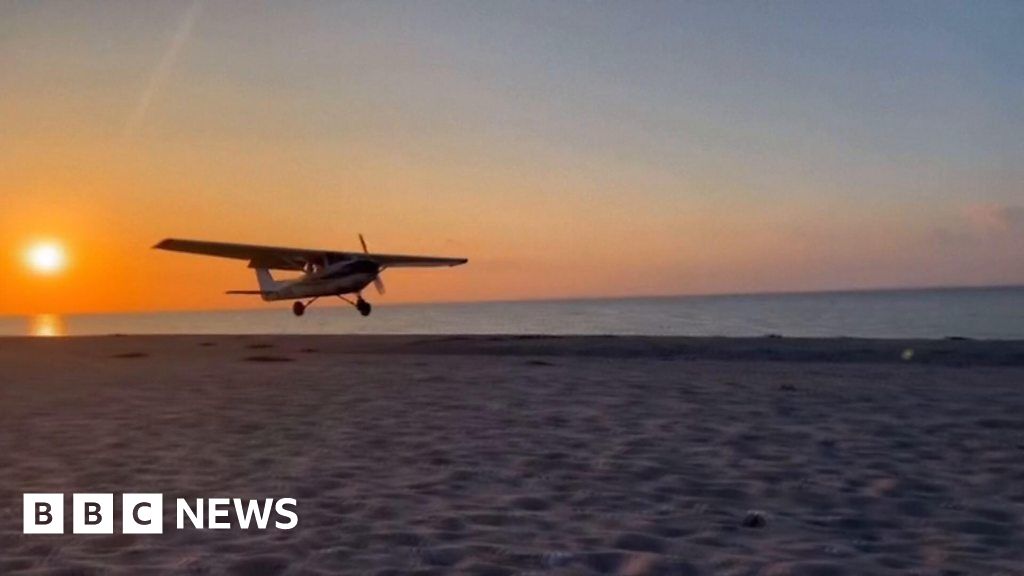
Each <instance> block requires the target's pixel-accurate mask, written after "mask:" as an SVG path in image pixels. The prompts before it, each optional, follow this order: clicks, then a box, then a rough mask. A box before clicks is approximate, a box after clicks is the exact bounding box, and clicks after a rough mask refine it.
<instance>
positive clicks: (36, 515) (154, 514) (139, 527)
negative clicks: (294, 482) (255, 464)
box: [22, 493, 299, 534]
mask: <svg viewBox="0 0 1024 576" xmlns="http://www.w3.org/2000/svg"><path fill="white" fill-rule="evenodd" d="M297 508H298V503H297V502H296V500H295V499H294V498H280V499H278V500H274V499H273V498H264V499H262V500H243V499H241V498H205V499H204V498H196V499H195V500H194V501H189V500H188V499H186V498H178V499H177V500H176V501H175V516H176V518H175V519H176V524H175V525H176V526H177V529H178V530H184V529H185V528H186V527H191V528H198V529H212V530H226V529H229V528H232V527H234V526H238V527H239V528H242V529H244V530H248V529H250V528H255V529H259V530H266V529H267V528H270V527H273V528H276V529H278V530H291V529H292V528H295V527H296V526H297V525H298V523H299V515H298V512H297ZM114 515H115V511H114V495H113V494H72V497H71V530H72V532H73V533H75V534H113V533H114ZM163 520H164V495H163V494H155V493H147V494H122V495H121V533H123V534H163V531H164V522H163ZM232 520H234V522H232ZM271 520H273V522H271ZM22 532H23V533H24V534H63V533H64V494H61V493H45V494H44V493H29V494H24V502H23V509H22Z"/></svg>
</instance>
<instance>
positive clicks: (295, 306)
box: [292, 296, 319, 316]
mask: <svg viewBox="0 0 1024 576" xmlns="http://www.w3.org/2000/svg"><path fill="white" fill-rule="evenodd" d="M317 298H319V296H317ZM317 298H313V299H312V300H310V301H309V302H306V303H305V304H303V303H302V302H300V301H298V300H296V301H295V302H293V303H292V314H295V315H296V316H302V315H303V314H305V313H306V308H309V307H310V306H312V305H313V302H316V300H317Z"/></svg>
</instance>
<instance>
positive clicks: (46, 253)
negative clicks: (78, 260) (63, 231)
mask: <svg viewBox="0 0 1024 576" xmlns="http://www.w3.org/2000/svg"><path fill="white" fill-rule="evenodd" d="M25 261H26V263H27V264H28V266H29V268H31V269H32V271H33V272H36V273H38V274H56V273H57V272H60V271H61V270H63V269H64V265H65V263H66V262H67V258H66V256H65V254H64V247H63V246H61V245H60V244H58V243H56V242H40V243H38V244H34V245H33V246H32V247H31V248H29V249H28V252H26V253H25Z"/></svg>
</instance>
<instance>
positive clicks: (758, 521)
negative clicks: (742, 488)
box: [743, 510, 768, 528]
mask: <svg viewBox="0 0 1024 576" xmlns="http://www.w3.org/2000/svg"><path fill="white" fill-rule="evenodd" d="M766 524H768V521H767V520H766V519H765V517H764V513H762V512H758V511H757V510H748V511H747V514H746V516H744V517H743V527H744V528H764V527H765V525H766Z"/></svg>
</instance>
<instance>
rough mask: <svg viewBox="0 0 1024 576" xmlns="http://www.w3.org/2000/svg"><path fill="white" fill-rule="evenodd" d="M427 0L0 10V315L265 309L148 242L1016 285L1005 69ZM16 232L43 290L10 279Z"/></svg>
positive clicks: (765, 285) (513, 267)
mask: <svg viewBox="0 0 1024 576" xmlns="http://www.w3.org/2000/svg"><path fill="white" fill-rule="evenodd" d="M442 6H443V5H442ZM583 6H591V5H590V4H585V5H583ZM424 9H425V8H422V7H413V6H411V5H406V6H405V8H400V7H399V6H396V5H388V6H387V7H383V6H381V5H373V4H368V5H353V6H345V7H341V6H332V5H321V6H307V7H306V8H305V10H306V11H305V12H304V11H302V10H299V11H288V12H285V11H283V10H282V9H280V8H278V7H275V6H273V5H271V6H262V7H260V8H259V9H255V10H253V9H249V8H248V6H247V5H246V4H233V3H230V2H226V3H213V4H205V3H201V2H196V3H193V4H191V5H186V4H182V3H178V2H169V3H157V4H152V5H150V6H147V7H145V8H144V7H142V6H133V5H132V4H124V5H110V4H99V5H95V6H90V5H73V6H68V5H63V4H62V5H50V4H45V3H24V4H16V5H10V4H8V5H4V6H3V7H2V8H0V22H2V24H0V26H2V27H3V29H2V30H0V79H2V83H3V90H2V92H3V94H2V95H0V126H3V130H2V131H0V264H2V266H3V268H2V269H3V270H4V278H3V279H2V280H0V314H24V313H38V312H60V313H66V312H92V311H117V310H166V309H205V308H225V307H249V306H257V305H259V303H258V302H256V301H254V300H252V299H249V298H245V297H237V296H236V297H231V296H226V295H224V294H223V291H224V290H227V289H251V288H252V287H253V285H254V281H253V278H252V277H251V271H249V270H248V269H246V268H245V266H244V264H243V263H240V262H236V261H230V260H220V259H209V258H202V257H198V256H189V255H183V254H172V253H164V252H156V251H153V250H150V249H149V247H150V246H151V245H153V244H154V243H156V242H157V241H159V240H160V239H162V238H164V237H168V236H175V237H185V238H198V239H210V240H221V241H231V242H250V243H265V244H273V245H285V246H296V247H312V248H324V249H356V248H357V247H358V240H357V236H356V235H357V233H359V232H362V233H364V234H365V235H366V237H367V240H368V242H369V244H370V248H371V249H372V250H375V251H380V252H398V253H421V254H430V255H442V256H449V255H450V256H464V257H468V258H470V263H469V265H468V266H463V267H460V268H455V269H440V270H412V271H400V270H392V271H389V272H388V273H387V274H386V275H385V276H386V280H387V284H388V294H387V296H386V297H383V298H381V297H376V299H377V300H378V301H383V302H406V301H441V300H480V299H517V298H544V297H571V296H617V295H644V294H683V293H708V292H750V291H776V290H814V289H835V288H858V287H877V286H915V285H969V284H993V283H1020V282H1024V264H1022V262H1024V209H1022V208H1021V203H1020V199H1019V192H1020V186H1019V182H1020V181H1022V179H1021V176H1022V173H1021V168H1020V166H1024V161H1021V160H1024V159H1022V157H1021V156H1022V154H1021V153H1022V151H1024V148H1022V146H1021V144H1020V142H1019V138H1017V137H1018V136H1019V133H1020V131H1019V128H1020V127H1021V115H1020V109H1019V107H1013V106H1010V105H1009V104H1008V102H1009V100H1007V99H1006V98H1004V94H1019V92H1015V91H1014V90H1016V87H1018V86H1019V82H1018V80H1019V78H1017V77H1014V76H1003V77H994V78H989V77H988V76H987V75H997V74H998V73H999V71H1000V70H1001V68H1000V66H1001V62H998V61H990V60H988V59H987V55H986V54H983V53H979V55H978V56H977V58H979V59H981V61H956V62H952V63H950V62H949V61H948V60H943V62H944V65H943V66H942V67H941V69H940V67H937V66H933V65H932V64H931V63H930V61H918V60H917V58H918V56H917V54H918V52H917V48H919V47H920V46H919V44H920V45H924V46H929V47H932V48H934V49H935V50H938V51H939V52H940V53H941V52H942V50H946V49H948V50H949V51H951V52H957V46H956V45H955V44H952V45H949V46H945V45H943V44H942V42H950V40H949V39H947V38H933V37H930V36H928V34H931V33H933V32H927V31H926V32H919V33H920V34H921V36H920V38H918V39H916V40H915V39H914V38H909V39H908V38H904V39H903V40H901V41H904V42H906V43H907V46H906V50H905V53H903V52H900V51H899V50H896V52H895V53H889V54H887V55H885V58H883V57H882V55H881V54H879V55H875V54H874V53H871V52H870V51H869V50H868V49H867V48H865V49H864V50H865V51H864V52H863V53H854V54H850V53H841V52H830V51H829V50H831V48H827V47H828V46H831V43H830V42H826V41H825V40H826V39H828V38H831V37H833V36H834V35H836V34H840V35H841V34H844V33H851V34H853V33H854V32H855V31H848V30H846V29H845V28H843V27H844V26H847V25H848V24H846V23H845V22H847V21H848V20H849V18H847V20H842V21H840V20H836V21H834V22H833V21H831V20H829V19H828V18H824V17H820V15H806V14H777V15H773V16H772V17H771V18H769V19H768V20H766V21H762V22H761V23H760V24H759V25H758V26H757V27H755V28H753V30H757V31H759V32H758V33H756V34H753V35H751V34H747V33H742V32H743V31H742V30H734V29H733V28H732V26H740V27H741V28H742V26H743V23H739V24H736V23H735V22H732V21H730V20H729V19H728V15H726V14H717V13H715V10H713V9H712V10H702V11H700V12H701V13H700V14H677V13H675V12H674V11H675V10H678V9H679V7H675V8H672V11H673V13H669V14H664V15H661V17H655V15H653V14H652V15H651V17H650V18H649V19H643V20H640V21H636V18H637V15H636V14H634V13H628V12H626V13H616V10H617V9H615V8H614V7H597V8H595V10H594V12H593V13H583V14H582V15H579V14H561V13H560V12H558V11H555V13H554V14H552V13H550V12H549V11H543V10H541V11H537V10H534V9H532V8H528V7H520V8H513V7H511V6H507V7H503V8H497V7H495V8H494V9H493V10H494V11H496V12H504V11H506V10H508V11H510V12H511V14H479V15H472V14H471V15H465V14H462V13H461V12H459V13H458V15H453V14H446V13H445V12H447V11H446V10H444V9H440V10H437V13H433V12H429V11H428V13H422V14H421V13H418V11H419V10H424ZM653 11H654V10H653V7H652V12H653ZM407 12H408V13H407ZM939 16H942V15H941V14H940V15H939ZM939 16H937V17H939ZM947 16H948V17H949V18H950V19H951V21H957V22H959V20H957V19H956V15H955V14H951V15H947ZM673 18H676V19H678V20H673ZM772 18H775V19H774V20H773V19H772ZM822 18H824V19H822ZM807 19H810V20H811V21H810V22H806V20H807ZM672 22H676V24H678V25H669V24H671V23H672ZM411 23H416V25H415V26H414V25H412V24H411ZM865 25H866V24H865ZM751 26H753V23H751ZM765 26H767V29H766V28H765ZM808 27H809V28H808ZM704 29H708V30H711V31H714V30H719V31H720V32H721V34H711V33H710V32H709V33H708V34H710V38H709V37H704V34H705V32H703V30H704ZM889 29H890V27H887V26H881V25H880V26H879V28H878V30H875V31H873V32H872V33H874V34H877V35H880V37H881V36H882V35H884V34H886V33H887V32H886V31H887V30H889ZM808 30H809V31H808ZM929 30H930V29H929ZM761 31H763V33H762V32H761ZM989 32H992V34H994V35H996V36H998V35H997V34H995V32H993V31H989ZM915 33H917V32H915ZM1007 33H1008V34H1009V33H1010V32H1009V31H1008V32H1007ZM733 34H734V35H733ZM1007 37H1009V36H1007ZM708 42H711V44H710V45H709V44H708ZM716 43H718V44H716ZM819 43H820V44H821V45H820V46H819V45H818V44H819ZM936 45H937V46H939V47H938V48H935V46H936ZM765 46H769V47H772V48H773V50H762V48H764V47H765ZM814 48H819V49H820V50H819V51H818V52H817V54H818V56H817V59H808V57H807V56H806V54H807V53H813V52H814V50H813V49H814ZM958 53H959V52H958ZM876 57H877V60H875V58H876ZM639 63H643V65H642V66H639V65H638V64H639ZM869 64H870V65H869ZM979 70H980V72H979ZM908 71H913V72H914V74H913V75H910V76H907V78H908V79H907V80H906V82H907V83H908V84H907V85H906V86H902V87H900V88H899V89H895V88H893V87H892V85H890V84H888V82H889V79H891V77H893V76H894V75H895V76H899V75H900V74H907V73H908ZM958 74H959V75H963V78H961V80H964V81H959V80H957V79H956V78H957V75H958ZM950 75H952V76H953V77H954V81H953V84H952V86H945V85H943V84H942V83H943V82H947V81H949V77H950ZM968 75H970V79H971V82H967V81H966V80H965V79H967V76H968ZM779 78H784V79H786V81H785V82H782V81H779V80H778V79H779ZM997 80H998V81H997ZM946 88H950V89H949V90H946ZM950 110H955V111H956V114H950V113H949V112H950ZM38 239H56V240H58V241H60V242H62V243H63V244H64V245H65V246H66V249H67V250H68V254H69V267H68V268H67V270H66V271H65V272H64V273H62V274H59V275H56V276H40V275H36V274H33V273H32V272H31V271H30V270H28V269H27V268H26V266H25V265H24V263H23V254H24V251H25V250H26V249H27V247H28V246H30V245H31V244H32V243H33V242H34V241H36V240H38Z"/></svg>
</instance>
